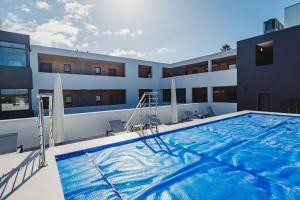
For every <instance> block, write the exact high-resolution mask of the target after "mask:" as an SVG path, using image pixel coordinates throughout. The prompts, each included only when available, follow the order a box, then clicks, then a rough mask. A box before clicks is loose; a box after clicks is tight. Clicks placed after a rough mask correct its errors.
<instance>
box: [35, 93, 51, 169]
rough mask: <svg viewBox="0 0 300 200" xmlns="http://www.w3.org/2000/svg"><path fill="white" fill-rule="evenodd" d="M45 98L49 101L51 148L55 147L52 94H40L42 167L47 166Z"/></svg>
mask: <svg viewBox="0 0 300 200" xmlns="http://www.w3.org/2000/svg"><path fill="white" fill-rule="evenodd" d="M43 98H48V99H49V125H50V127H49V146H50V147H51V146H54V140H53V122H52V120H53V112H52V106H53V104H52V94H40V95H39V96H38V100H39V115H38V129H39V139H40V153H39V154H40V159H39V160H40V167H45V166H47V163H46V154H45V149H46V139H45V123H44V101H43Z"/></svg>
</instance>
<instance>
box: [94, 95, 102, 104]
mask: <svg viewBox="0 0 300 200" xmlns="http://www.w3.org/2000/svg"><path fill="white" fill-rule="evenodd" d="M97 97H100V100H97ZM95 101H96V102H98V103H99V102H102V96H101V95H96V96H95Z"/></svg>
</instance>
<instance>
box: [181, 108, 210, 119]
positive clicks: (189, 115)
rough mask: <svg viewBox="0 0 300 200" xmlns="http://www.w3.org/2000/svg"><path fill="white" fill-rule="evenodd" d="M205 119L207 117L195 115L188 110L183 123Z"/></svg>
mask: <svg viewBox="0 0 300 200" xmlns="http://www.w3.org/2000/svg"><path fill="white" fill-rule="evenodd" d="M204 117H205V115H201V114H194V113H192V111H190V110H188V111H183V116H182V121H191V120H193V119H196V118H197V119H202V118H204Z"/></svg>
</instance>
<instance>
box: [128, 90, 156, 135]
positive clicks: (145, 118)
mask: <svg viewBox="0 0 300 200" xmlns="http://www.w3.org/2000/svg"><path fill="white" fill-rule="evenodd" d="M157 105H158V93H157V92H145V93H144V94H143V96H142V97H141V99H140V101H139V103H138V104H137V106H136V107H135V109H134V110H133V112H132V113H131V115H130V117H129V119H128V121H127V123H126V125H125V129H126V130H127V132H130V131H140V130H143V129H145V128H147V127H149V128H150V129H151V128H153V127H155V128H156V131H157V125H158V124H157V123H153V120H152V119H153V118H157Z"/></svg>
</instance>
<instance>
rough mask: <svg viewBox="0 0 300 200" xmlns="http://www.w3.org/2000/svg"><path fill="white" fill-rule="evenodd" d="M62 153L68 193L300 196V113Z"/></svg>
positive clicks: (225, 122) (246, 117) (85, 196)
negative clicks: (298, 114)
mask: <svg viewBox="0 0 300 200" xmlns="http://www.w3.org/2000/svg"><path fill="white" fill-rule="evenodd" d="M56 159H57V166H58V170H59V174H60V178H61V183H62V186H63V191H64V196H65V199H130V200H131V199H300V118H297V117H291V116H277V115H264V114H251V113H250V114H246V115H241V116H238V117H233V118H228V119H225V120H221V121H216V122H213V123H208V124H204V125H198V126H193V127H188V128H184V129H180V130H176V131H172V132H168V133H164V134H160V135H159V136H156V137H148V138H142V139H141V138H140V139H136V140H131V141H126V142H122V143H117V144H113V145H109V146H102V147H97V148H93V149H88V150H83V151H79V152H74V153H70V154H65V155H60V156H57V157H56Z"/></svg>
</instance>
